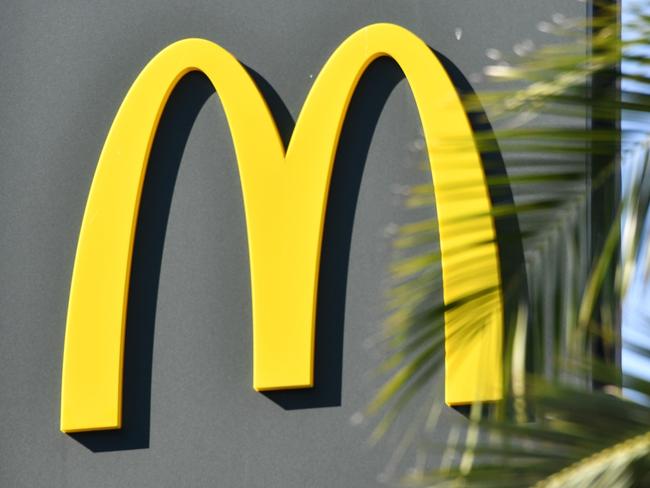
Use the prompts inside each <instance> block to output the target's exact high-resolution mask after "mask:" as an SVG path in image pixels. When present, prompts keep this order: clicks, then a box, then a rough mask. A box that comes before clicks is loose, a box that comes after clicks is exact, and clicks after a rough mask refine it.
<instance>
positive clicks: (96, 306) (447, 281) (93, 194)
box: [61, 24, 503, 432]
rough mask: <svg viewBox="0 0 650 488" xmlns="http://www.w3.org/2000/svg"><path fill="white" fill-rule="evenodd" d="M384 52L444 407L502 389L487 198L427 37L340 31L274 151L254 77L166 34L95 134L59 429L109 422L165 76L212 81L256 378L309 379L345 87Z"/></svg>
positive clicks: (376, 29) (268, 383) (172, 81)
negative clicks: (440, 310) (241, 225)
mask: <svg viewBox="0 0 650 488" xmlns="http://www.w3.org/2000/svg"><path fill="white" fill-rule="evenodd" d="M382 56H389V57H391V58H393V59H394V60H395V61H396V62H397V63H398V64H399V66H400V67H401V69H402V71H403V72H404V74H405V76H406V79H407V80H408V83H409V85H410V87H411V90H412V93H413V96H414V99H415V102H416V105H417V107H418V110H419V114H420V118H421V122H422V128H423V131H424V136H425V140H426V144H427V149H428V156H429V160H430V165H431V172H432V175H433V183H434V189H435V198H436V206H437V213H438V222H439V234H440V241H441V253H442V273H443V287H444V291H443V295H444V301H445V304H446V305H448V306H449V307H448V309H447V311H446V312H445V327H446V329H445V335H446V393H445V394H446V401H447V403H449V404H459V403H469V402H472V401H474V400H484V401H485V400H495V399H498V398H500V397H501V394H502V389H501V388H502V386H501V368H502V365H501V348H502V330H503V311H502V308H503V306H502V295H501V281H500V274H499V262H498V257H497V249H496V244H495V230H494V222H493V219H492V217H491V216H490V210H491V203H490V198H489V194H488V189H487V186H486V181H485V176H484V173H483V169H482V166H481V159H480V155H479V153H478V151H477V149H476V147H475V145H474V140H473V135H472V130H471V127H470V124H469V122H468V120H467V117H466V114H465V112H464V109H463V106H462V104H461V101H460V99H459V97H458V94H457V93H456V90H455V88H454V86H453V84H452V82H451V80H450V79H449V77H448V75H447V73H446V72H445V70H444V68H443V67H442V65H441V64H440V62H439V61H438V59H437V58H436V56H435V54H434V53H433V52H432V51H431V50H430V49H429V47H428V46H427V45H426V44H425V43H424V42H423V41H422V40H420V39H419V38H418V37H416V36H415V35H414V34H412V33H411V32H409V31H407V30H406V29H404V28H401V27H399V26H396V25H391V24H375V25H371V26H368V27H365V28H363V29H361V30H359V31H357V32H356V33H354V34H353V35H351V36H350V37H349V38H348V39H346V40H345V41H344V42H343V43H342V44H341V45H340V47H339V48H338V49H336V51H335V52H334V53H333V54H332V56H331V57H330V59H329V60H328V61H327V63H326V64H325V66H324V67H323V69H322V71H321V72H320V74H319V75H318V77H317V79H316V80H315V82H314V85H313V87H312V89H311V91H310V92H309V95H308V97H307V99H306V101H305V103H304V106H303V108H302V111H301V113H300V116H299V118H298V120H297V123H296V126H295V130H294V133H293V136H292V138H291V141H290V144H289V146H288V148H287V150H286V154H285V151H284V147H283V144H282V141H281V138H280V136H279V134H278V130H277V127H276V124H275V122H274V120H273V117H272V115H271V113H270V112H269V109H268V107H267V105H266V102H265V100H264V98H263V96H262V95H261V93H260V91H259V90H258V88H257V86H256V85H255V83H254V82H253V80H252V79H251V78H250V76H249V75H248V73H247V71H246V70H245V69H244V68H243V67H242V65H241V64H240V63H239V62H238V61H237V60H236V59H235V57H234V56H232V55H231V54H230V53H229V52H228V51H226V50H225V49H223V48H222V47H220V46H218V45H217V44H214V43H212V42H209V41H206V40H201V39H186V40H182V41H178V42H176V43H174V44H172V45H170V46H169V47H167V48H165V49H164V50H162V51H161V52H160V53H159V54H158V55H156V56H155V57H154V58H153V59H152V60H151V61H150V62H149V64H147V66H146V67H145V68H144V69H143V70H142V72H141V73H140V74H139V76H138V77H137V79H136V80H135V82H134V83H133V85H132V86H131V88H130V89H129V91H128V93H127V95H126V97H125V98H124V101H123V102H122V105H121V106H120V108H119V111H118V112H117V115H116V117H115V119H114V121H113V124H112V126H111V128H110V131H109V133H108V136H107V138H106V141H105V144H104V148H103V150H102V152H101V155H100V158H99V162H98V164H97V168H96V172H95V176H94V178H93V182H92V185H91V189H90V193H89V196H88V200H87V204H86V209H85V213H84V217H83V222H82V226H81V231H80V236H79V241H78V246H77V253H76V257H75V263H74V270H73V276H72V284H71V289H70V298H69V305H68V316H67V324H66V334H65V346H64V358H63V375H62V376H63V379H62V394H61V430H62V431H64V432H79V431H88V430H101V429H117V428H120V426H121V421H122V419H121V410H122V405H121V404H122V375H123V371H122V364H123V354H124V337H125V327H126V324H125V322H126V308H127V298H128V287H129V277H130V268H131V254H132V250H133V242H134V236H135V227H136V221H137V215H138V209H139V204H140V195H141V192H142V185H143V180H144V176H145V173H146V171H147V163H148V159H149V152H150V149H151V145H152V141H153V138H154V135H155V132H156V128H157V125H158V121H159V119H160V116H161V113H162V111H163V109H164V107H165V104H166V102H167V99H168V97H169V95H170V93H171V91H172V90H173V88H174V87H175V85H176V83H177V82H178V81H179V80H180V79H181V78H182V77H183V76H184V75H185V74H187V73H188V72H190V71H201V72H203V73H204V74H206V75H207V77H208V78H209V79H210V80H211V82H212V83H213V85H214V87H215V90H216V92H217V94H218V96H219V97H220V99H221V102H222V104H223V108H224V111H225V114H226V117H227V120H228V124H229V127H230V131H231V135H232V139H233V142H234V148H235V153H236V157H237V162H238V166H239V173H240V177H241V186H242V192H243V197H244V209H245V215H246V227H247V233H248V245H249V256H250V269H251V291H252V305H253V363H254V366H253V385H254V388H255V389H256V390H273V389H289V388H308V387H311V386H312V385H313V367H314V359H313V358H314V336H315V311H316V296H317V285H318V272H319V260H320V249H321V241H322V233H323V223H324V218H325V211H326V203H327V196H328V191H329V181H330V175H331V173H332V167H333V164H334V158H335V154H336V149H337V144H338V138H339V134H340V132H341V127H342V124H343V121H344V119H345V114H346V111H347V107H348V104H349V101H350V99H351V96H352V94H353V92H354V90H355V88H356V85H357V82H358V81H359V79H360V77H361V75H362V74H363V72H364V71H365V69H366V68H367V67H368V65H369V64H370V63H371V62H372V61H374V60H375V59H377V58H378V57H382ZM450 141H453V142H450ZM476 243H481V244H476ZM467 297H470V298H469V299H467ZM452 304H456V305H457V306H450V305H452ZM469 325H472V327H473V328H472V329H471V330H468V329H467V327H468V326H469Z"/></svg>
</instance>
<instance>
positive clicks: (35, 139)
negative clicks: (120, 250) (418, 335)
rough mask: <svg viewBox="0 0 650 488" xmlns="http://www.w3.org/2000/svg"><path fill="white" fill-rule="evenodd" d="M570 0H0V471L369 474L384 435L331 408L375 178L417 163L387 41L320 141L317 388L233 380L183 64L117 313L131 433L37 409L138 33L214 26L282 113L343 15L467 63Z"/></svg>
mask: <svg viewBox="0 0 650 488" xmlns="http://www.w3.org/2000/svg"><path fill="white" fill-rule="evenodd" d="M585 9H586V6H585V5H584V4H582V3H579V2H567V1H566V0H445V1H442V0H435V1H433V0H429V1H408V2H406V1H400V2H396V1H388V0H367V1H358V0H356V1H349V0H336V1H329V2H324V1H322V0H312V1H306V0H292V1H290V0H281V1H279V0H276V1H273V2H269V1H251V0H218V1H211V2H192V3H191V4H190V2H186V1H140V2H132V1H112V2H102V3H100V2H84V1H78V2H72V1H67V2H33V1H32V2H29V1H5V2H4V4H3V9H2V26H1V27H0V73H2V75H1V76H0V107H1V108H0V112H1V113H2V117H1V118H0V124H1V125H0V161H1V166H0V276H1V277H2V280H1V281H0V338H1V339H0V361H1V362H2V364H1V366H2V367H1V368H0V391H1V392H2V394H1V396H0V418H2V423H1V424H0V486H2V487H23V486H24V487H30V488H31V487H125V486H138V487H146V486H156V487H158V486H170V487H175V486H224V487H230V486H233V487H239V486H245V487H282V488H289V487H325V486H327V487H330V486H341V487H343V486H354V487H364V486H375V485H376V476H377V474H378V473H379V472H380V471H381V470H382V468H383V467H384V465H385V463H386V462H387V460H388V457H389V454H390V453H391V452H392V449H393V448H394V441H393V440H392V439H390V438H389V439H388V440H387V441H386V442H385V443H383V444H382V445H380V446H379V447H378V448H374V449H369V448H368V447H367V445H366V440H367V437H368V435H369V429H368V428H366V427H364V426H361V427H351V426H350V424H349V418H350V417H351V416H352V415H353V414H354V413H355V412H357V411H359V410H360V409H362V408H363V407H364V406H365V405H366V403H367V402H368V400H369V398H370V395H371V394H372V391H373V386H374V385H373V383H372V381H371V380H370V379H369V375H368V373H369V372H370V371H371V370H372V368H373V367H374V366H375V365H376V362H377V357H375V356H374V355H373V354H372V352H369V351H368V350H367V349H366V348H364V347H363V343H364V340H365V339H367V338H368V337H369V336H371V335H372V334H375V333H376V332H377V330H378V324H379V320H380V318H381V316H382V310H383V304H382V292H383V290H382V279H383V278H384V277H385V270H386V264H387V262H388V257H389V250H388V244H387V242H386V240H385V239H384V238H383V237H382V232H383V229H384V228H385V227H386V226H387V225H388V224H390V223H391V222H398V221H401V220H403V219H404V218H405V217H404V214H403V211H402V210H401V209H400V208H399V206H397V205H395V201H394V198H393V197H392V196H391V194H390V191H389V188H390V186H391V185H392V184H394V183H400V184H404V183H413V182H416V181H421V180H422V179H423V174H422V173H421V172H420V170H419V169H418V168H419V167H420V162H421V161H420V157H419V156H418V155H417V154H416V153H413V152H410V151H409V150H408V147H409V144H410V143H411V142H412V141H413V140H414V139H417V138H418V133H419V126H418V122H417V113H416V110H415V107H414V104H413V101H412V98H411V96H410V93H409V90H408V87H407V85H406V84H405V82H404V81H399V76H398V74H397V73H396V72H395V69H394V66H392V65H391V64H390V63H383V64H382V63H380V64H379V65H378V67H377V68H373V69H374V71H373V73H372V75H371V76H370V77H369V78H368V79H367V80H366V82H365V92H364V93H365V94H362V95H360V96H359V97H357V99H355V102H354V103H353V107H352V109H353V111H352V116H351V119H350V120H349V124H348V127H347V128H346V133H345V134H344V137H343V149H342V151H341V154H339V164H338V167H340V168H341V169H337V174H336V175H335V186H334V187H335V189H336V195H335V197H334V202H333V205H334V208H335V209H336V210H335V211H332V207H330V214H331V215H334V216H335V217H336V219H334V218H333V217H331V215H330V217H328V218H329V219H330V220H333V223H328V225H330V226H331V228H330V229H329V232H328V236H329V237H327V238H328V239H330V240H331V242H330V243H329V247H328V250H327V251H326V253H328V255H327V256H326V260H327V261H326V262H327V263H328V264H329V266H328V268H326V269H324V270H323V273H324V274H325V277H324V278H323V279H324V280H326V281H327V283H326V285H324V286H323V288H324V290H325V291H321V295H322V296H321V305H322V307H324V308H326V310H324V311H322V312H320V313H321V314H322V315H321V317H320V321H319V326H321V329H319V330H324V331H325V332H319V333H323V334H325V335H324V336H323V337H324V339H322V343H324V344H325V346H320V347H321V356H322V355H323V350H325V352H327V353H328V354H325V356H326V357H322V358H321V359H322V361H323V362H322V368H321V369H320V371H321V372H320V373H319V372H317V378H318V377H319V376H318V375H321V376H320V377H321V380H322V381H325V382H326V388H324V391H323V388H321V390H319V391H318V392H317V393H315V394H310V393H303V394H294V395H293V396H292V395H288V394H287V395H277V396H272V397H267V396H264V395H261V394H258V393H255V392H254V391H253V390H252V388H251V312H250V290H249V278H248V263H247V259H248V257H247V251H246V245H245V243H246V235H245V227H244V217H243V209H242V201H241V194H240V188H239V182H238V175H237V168H236V164H235V160H234V155H233V152H232V144H231V142H230V139H229V134H228V130H227V126H226V124H225V119H224V116H223V113H222V110H221V107H220V105H219V103H218V99H217V97H216V96H215V95H213V94H212V95H211V92H210V88H209V86H207V84H206V82H205V80H204V79H202V78H201V77H200V76H198V75H194V76H191V77H190V78H189V79H188V80H185V81H184V82H183V83H182V84H181V86H180V88H179V89H178V90H177V91H176V92H175V94H174V96H173V97H172V101H171V104H170V108H169V109H168V111H167V115H166V117H165V119H164V120H163V127H162V128H161V131H160V134H159V137H158V139H157V142H156V145H155V147H154V151H153V155H152V161H151V167H152V170H151V174H150V175H149V176H148V180H149V181H148V182H147V185H146V188H145V196H144V197H143V198H144V200H143V205H144V209H143V215H145V216H148V217H147V218H146V219H143V220H142V221H141V222H142V223H141V228H140V231H139V237H138V244H137V252H136V259H135V263H134V267H135V271H136V274H135V275H134V282H133V287H132V288H133V289H132V298H133V297H134V296H135V297H136V298H137V300H132V304H131V310H130V316H129V324H130V326H132V327H131V328H130V329H129V330H131V329H133V328H134V327H139V329H138V330H139V332H130V334H131V335H132V337H131V342H133V341H135V342H133V344H132V345H131V346H129V347H131V351H130V352H129V351H127V356H128V357H127V360H128V361H130V364H127V370H131V371H136V372H138V373H137V375H138V377H136V378H131V379H129V378H127V391H126V395H127V398H126V399H125V401H126V402H127V403H129V402H130V403H131V404H132V405H130V406H128V407H127V410H126V411H125V414H126V415H127V417H125V422H126V423H127V424H129V422H131V433H130V434H129V435H128V436H127V435H121V434H119V435H102V434H93V435H86V436H85V437H84V436H77V437H71V436H67V435H64V434H61V433H60V432H59V431H58V415H59V400H60V392H59V388H60V370H61V358H62V346H63V336H64V326H65V313H66V304H67V298H68V289H69V283H70V275H71V272H72V263H73V259H74V251H75V245H76V239H77V235H78V231H79V226H80V223H81V217H82V213H83V208H84V204H85V200H86V196H87V192H88V188H89V185H90V181H91V178H92V175H93V171H94V168H95V164H96V161H97V157H98V154H99V151H100V149H101V146H102V143H103V140H104V137H105V135H106V132H107V130H108V127H109V125H110V123H111V121H112V118H113V116H114V114H115V112H116V110H117V107H118V106H119V103H120V102H121V100H122V97H123V96H124V94H125V92H126V90H127V89H128V87H129V85H130V84H131V82H132V81H133V79H134V78H135V76H136V75H137V73H138V72H139V70H140V69H141V68H142V66H143V65H144V64H145V63H146V62H147V61H148V60H149V59H150V58H151V57H152V56H153V55H154V54H155V53H156V52H157V51H159V50H160V49H161V48H162V47H164V46H166V45H167V44H169V43H171V42H173V41H175V40H177V39H179V38H183V37H189V36H200V37H205V38H208V39H211V40H214V41H216V42H218V43H219V44H221V45H222V46H224V47H226V48H227V49H229V50H231V51H232V52H233V53H235V54H236V55H237V56H238V57H239V59H240V60H241V61H242V62H244V63H245V64H246V65H248V66H249V67H251V68H253V69H254V70H255V71H256V72H258V73H259V74H260V75H261V76H262V77H263V78H264V79H266V81H267V82H268V84H269V85H270V87H272V88H273V89H274V90H275V91H276V92H277V94H278V96H279V99H281V100H282V101H283V102H284V104H286V107H287V108H288V114H285V117H284V118H285V123H286V125H287V126H288V127H289V128H290V125H291V123H290V119H291V117H293V118H294V119H295V117H296V115H297V114H298V112H299V109H300V107H301V104H302V101H303V100H304V98H305V95H306V94H307V92H308V90H309V88H310V86H311V83H312V76H313V75H315V74H316V73H317V72H318V71H319V69H320V67H321V66H322V65H323V63H324V62H325V60H326V59H327V57H328V56H329V54H330V53H331V52H332V50H333V49H334V48H335V47H336V46H338V45H339V43H340V42H341V41H342V40H343V39H344V38H345V37H346V36H347V35H349V34H350V33H352V32H354V31H355V30H357V29H358V28H360V27H362V26H364V25H367V24H370V23H373V22H377V21H390V22H394V23H398V24H401V25H403V26H405V27H407V28H409V29H411V30H412V31H414V32H415V33H417V34H418V35H420V36H421V37H423V38H424V39H425V40H426V41H427V42H428V43H429V44H430V45H431V46H432V47H433V48H435V49H436V50H438V51H439V52H441V53H442V54H444V55H445V56H446V57H447V58H449V59H450V60H451V61H452V62H453V63H454V64H455V65H456V66H457V67H458V68H459V69H460V71H461V72H462V73H464V74H465V75H466V76H469V75H470V74H471V73H473V72H477V71H480V69H481V68H482V66H483V64H484V63H485V61H486V60H485V56H484V52H485V49H486V48H487V47H497V48H500V49H503V50H508V49H510V48H511V46H512V45H513V44H514V43H515V42H517V41H519V40H521V39H525V38H533V39H535V40H536V41H539V39H540V36H541V34H539V33H538V32H536V31H535V25H536V23H537V22H538V21H539V20H542V19H547V18H548V17H549V16H550V15H551V14H553V13H554V12H556V11H561V12H563V13H565V14H567V15H572V16H576V15H577V16H580V15H584V13H585ZM457 28H460V29H462V36H461V37H460V39H457V38H456V35H455V30H456V29H457ZM383 76H387V77H388V78H387V80H388V81H386V80H383V81H382V77H383ZM395 83H397V86H396V87H395V89H394V90H392V88H393V85H394V84H395ZM389 93H390V96H388V94H389ZM374 95H377V97H378V98H377V99H376V100H374V99H373V96H374ZM382 95H383V96H384V97H386V96H387V97H388V98H387V101H386V103H385V104H384V103H383V101H382ZM206 98H207V101H206V102H205V103H204V101H205V99H206ZM379 110H381V115H380V117H379V121H378V123H377V125H376V128H374V133H373V130H372V129H373V124H372V118H373V117H372V113H373V112H379ZM278 111H279V112H281V105H279V104H278ZM196 112H198V115H197V116H196V117H195V113H196ZM368 124H369V125H368ZM184 133H187V134H188V140H187V144H185V140H184V139H185V137H184V136H183V134H184ZM370 141H371V142H370ZM368 143H369V144H370V146H369V148H368V149H366V148H365V147H364V146H365V145H366V144H368ZM366 152H367V158H366V157H365V156H366ZM364 161H365V163H364ZM176 171H178V174H177V176H176ZM357 193H358V195H357ZM116 197H118V196H116ZM167 206H169V211H167V209H166V207H167ZM167 214H169V215H168V218H167ZM158 269H159V270H160V272H159V275H158V271H157V270H158ZM133 302H134V303H133ZM323 304H325V305H323ZM326 328H328V329H326ZM328 334H329V335H328ZM134 338H135V339H134ZM138 341H140V343H138ZM341 346H342V351H341ZM151 356H152V357H153V359H152V367H151V368H150V369H149V367H148V366H147V364H148V363H149V362H150V358H151ZM340 356H342V358H341V357H340ZM129 368H130V369H129ZM341 368H342V371H341ZM148 375H150V383H151V391H150V399H149V397H148V395H149V393H148V391H147V388H148V386H147V384H148V379H149V378H148ZM337 377H339V379H337ZM340 377H342V381H340ZM337 382H339V383H340V385H338V384H337ZM129 388H131V389H132V390H133V392H132V393H129V392H130V390H129ZM338 390H340V392H339V391H338ZM149 401H150V404H151V407H150V413H147V411H148V408H147V404H148V403H149ZM309 407H320V408H309ZM142 412H144V413H142ZM445 415H446V417H445V418H447V419H448V418H449V416H451V415H457V414H456V413H454V412H452V411H447V412H445ZM134 423H137V424H138V425H135V426H134V425H133V424H134ZM444 424H445V420H444V418H443V428H442V430H441V431H440V433H439V434H438V435H437V437H436V438H437V439H438V440H443V439H444V435H445V432H444Z"/></svg>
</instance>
